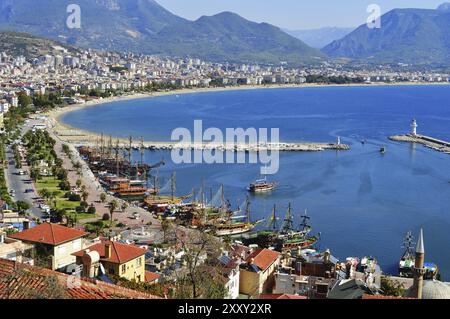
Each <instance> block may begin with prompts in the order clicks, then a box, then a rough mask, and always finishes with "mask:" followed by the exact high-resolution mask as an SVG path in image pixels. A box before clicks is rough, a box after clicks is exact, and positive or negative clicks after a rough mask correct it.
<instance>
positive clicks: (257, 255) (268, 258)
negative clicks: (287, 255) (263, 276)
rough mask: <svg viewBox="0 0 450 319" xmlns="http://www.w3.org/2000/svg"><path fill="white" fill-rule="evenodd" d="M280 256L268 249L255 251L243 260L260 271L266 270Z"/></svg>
mask: <svg viewBox="0 0 450 319" xmlns="http://www.w3.org/2000/svg"><path fill="white" fill-rule="evenodd" d="M279 256H280V253H279V252H276V251H273V250H270V249H257V250H255V251H254V252H253V253H251V254H250V255H249V256H248V257H247V259H246V260H245V261H246V262H247V263H248V264H252V265H255V266H257V267H258V268H259V269H260V270H263V271H264V270H266V269H267V268H269V267H270V265H272V264H273V263H274V262H275V261H276V260H277V259H278V257H279Z"/></svg>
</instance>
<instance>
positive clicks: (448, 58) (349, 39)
mask: <svg viewBox="0 0 450 319" xmlns="http://www.w3.org/2000/svg"><path fill="white" fill-rule="evenodd" d="M381 23H382V27H381V28H380V29H369V28H368V27H367V26H366V25H362V26H360V27H359V28H357V29H356V30H355V31H353V32H352V33H350V34H349V35H347V36H346V37H344V38H343V39H341V40H337V41H334V42H333V43H331V44H329V45H328V46H326V47H325V48H324V49H323V52H324V53H326V54H328V55H329V56H331V57H347V58H352V59H367V60H368V61H373V62H403V63H414V64H449V63H450V32H449V30H450V10H449V5H448V4H444V5H442V6H440V7H439V8H438V9H436V10H425V9H395V10H392V11H390V12H388V13H386V14H385V15H383V16H382V17H381Z"/></svg>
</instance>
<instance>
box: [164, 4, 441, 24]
mask: <svg viewBox="0 0 450 319" xmlns="http://www.w3.org/2000/svg"><path fill="white" fill-rule="evenodd" d="M156 1H157V2H158V3H160V4H161V5H162V6H164V7H165V8H166V9H169V10H170V11H172V12H173V13H175V14H177V15H179V16H181V17H183V18H187V19H190V20H195V19H197V18H199V17H200V16H202V15H213V14H216V13H219V12H222V11H232V12H236V13H238V14H240V15H241V16H243V17H244V18H246V19H249V20H253V21H257V22H269V23H272V24H274V25H277V26H280V27H284V28H289V29H311V28H320V27H328V26H333V27H334V26H338V27H354V26H358V25H360V24H362V23H365V22H366V20H367V17H368V16H369V14H368V13H366V9H367V6H368V5H370V4H378V5H379V6H380V7H381V10H382V12H383V13H385V12H387V11H389V10H391V9H394V8H428V9H434V8H437V6H439V5H440V4H442V3H443V2H445V0H156Z"/></svg>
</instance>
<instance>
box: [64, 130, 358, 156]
mask: <svg viewBox="0 0 450 319" xmlns="http://www.w3.org/2000/svg"><path fill="white" fill-rule="evenodd" d="M55 133H56V134H57V135H58V137H59V138H60V139H61V140H63V141H65V142H68V143H71V144H73V145H74V146H90V147H95V146H98V140H99V136H97V135H95V134H92V135H91V134H83V133H82V132H80V133H77V132H73V131H72V132H69V131H67V130H55ZM118 141H119V143H120V144H121V145H123V147H122V148H129V147H130V142H129V140H128V139H123V138H120V139H118ZM131 147H132V148H133V149H136V150H138V149H140V148H142V147H144V148H145V149H150V150H174V149H179V150H216V151H224V152H225V151H234V152H260V151H279V152H320V151H325V150H339V151H346V150H349V149H350V146H349V145H347V144H342V143H340V141H338V142H336V143H313V142H298V143H282V142H280V143H257V144H255V143H253V144H252V143H234V144H230V143H228V144H227V143H207V142H203V143H199V142H192V143H179V142H170V141H168V142H151V141H134V142H132V143H131Z"/></svg>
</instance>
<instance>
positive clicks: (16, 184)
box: [5, 145, 43, 219]
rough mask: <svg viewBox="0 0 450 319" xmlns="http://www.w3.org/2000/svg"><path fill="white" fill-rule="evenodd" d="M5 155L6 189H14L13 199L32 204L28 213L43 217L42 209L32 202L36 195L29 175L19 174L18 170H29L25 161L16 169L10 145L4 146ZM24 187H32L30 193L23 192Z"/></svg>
mask: <svg viewBox="0 0 450 319" xmlns="http://www.w3.org/2000/svg"><path fill="white" fill-rule="evenodd" d="M6 157H7V158H8V168H7V169H6V170H5V177H6V185H7V186H8V190H12V189H13V190H15V191H16V193H15V196H14V197H13V198H14V200H15V201H24V202H28V203H29V204H31V205H32V207H31V209H30V213H31V215H32V216H33V217H36V218H39V219H41V218H42V217H43V214H42V211H41V210H40V209H39V207H38V205H37V204H35V203H34V201H35V200H36V198H37V197H38V195H37V194H36V192H35V190H34V185H33V182H32V181H31V180H30V177H29V175H19V174H18V171H19V170H23V171H27V172H28V171H29V168H28V166H27V165H26V163H23V164H22V168H21V169H17V168H16V167H15V163H14V155H13V152H12V149H11V146H10V145H8V146H7V147H6ZM26 189H33V192H32V193H25V190H26Z"/></svg>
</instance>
